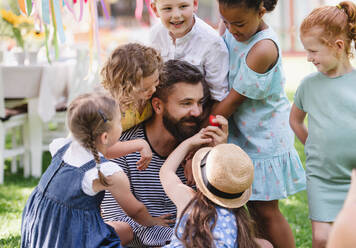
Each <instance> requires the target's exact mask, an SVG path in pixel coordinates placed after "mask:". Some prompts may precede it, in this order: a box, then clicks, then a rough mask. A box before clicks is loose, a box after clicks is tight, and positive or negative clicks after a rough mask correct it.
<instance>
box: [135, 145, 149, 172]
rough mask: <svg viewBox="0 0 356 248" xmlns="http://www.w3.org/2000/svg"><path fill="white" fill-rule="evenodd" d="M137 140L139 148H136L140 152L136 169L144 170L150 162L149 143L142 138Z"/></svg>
mask: <svg viewBox="0 0 356 248" xmlns="http://www.w3.org/2000/svg"><path fill="white" fill-rule="evenodd" d="M137 142H140V149H139V150H138V151H139V152H140V154H141V158H140V160H139V161H137V163H136V164H137V169H138V170H145V169H147V167H148V165H149V164H150V162H151V159H152V151H151V148H150V145H149V144H148V143H147V141H145V140H143V139H139V140H137Z"/></svg>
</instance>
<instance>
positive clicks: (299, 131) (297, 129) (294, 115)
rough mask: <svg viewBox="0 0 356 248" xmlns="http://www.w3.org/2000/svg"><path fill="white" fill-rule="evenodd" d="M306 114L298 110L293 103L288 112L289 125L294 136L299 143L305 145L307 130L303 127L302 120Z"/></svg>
mask: <svg viewBox="0 0 356 248" xmlns="http://www.w3.org/2000/svg"><path fill="white" fill-rule="evenodd" d="M306 114H307V113H305V112H304V111H302V110H300V109H299V108H298V107H297V106H296V105H295V104H294V103H293V105H292V109H291V111H290V116H289V125H290V127H291V128H292V129H293V131H294V133H295V135H296V136H297V137H298V139H299V140H300V142H302V143H303V145H305V141H306V140H307V138H308V129H307V127H306V126H305V125H304V119H305V116H306Z"/></svg>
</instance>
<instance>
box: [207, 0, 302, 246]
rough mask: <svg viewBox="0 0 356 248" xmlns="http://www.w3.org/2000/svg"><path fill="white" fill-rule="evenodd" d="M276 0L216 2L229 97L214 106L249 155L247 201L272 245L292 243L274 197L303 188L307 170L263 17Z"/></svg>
mask: <svg viewBox="0 0 356 248" xmlns="http://www.w3.org/2000/svg"><path fill="white" fill-rule="evenodd" d="M276 4H277V1H276V0H265V1H262V0H259V1H247V0H235V1H232V0H219V10H220V14H221V17H222V19H223V21H224V23H225V26H226V29H227V30H226V31H225V34H224V40H225V42H226V44H227V47H228V50H229V55H230V71H229V87H230V92H229V95H228V96H227V97H226V98H225V99H224V100H223V101H222V102H220V103H219V104H218V105H217V106H216V108H214V109H213V113H214V114H220V115H223V116H225V117H226V118H230V119H229V141H228V142H229V143H234V144H237V145H239V146H240V147H241V148H242V149H243V150H244V151H245V152H246V153H247V154H248V155H249V156H250V157H251V159H252V161H253V164H254V167H255V178H254V181H253V185H252V196H251V198H250V201H249V203H248V204H247V206H248V208H249V211H250V213H251V214H252V216H253V217H254V219H255V221H256V222H257V225H258V227H259V229H260V233H259V235H260V236H262V237H264V238H265V239H267V240H269V241H270V242H271V243H272V244H273V245H274V246H275V247H287V248H291V247H295V243H294V238H293V234H292V230H291V228H290V226H289V225H288V222H287V221H286V219H285V218H284V216H283V215H282V214H281V212H280V210H279V206H278V200H279V199H282V198H286V197H288V196H289V195H291V194H295V193H297V192H299V191H301V190H304V189H305V188H306V184H305V172H304V169H303V166H302V163H301V161H300V159H299V156H298V154H297V152H296V150H295V148H294V134H293V131H292V130H291V128H290V126H289V123H288V118H289V111H290V105H289V101H288V99H287V97H286V94H285V91H284V84H285V78H284V73H283V69H282V61H281V57H282V52H281V49H280V46H279V42H278V39H277V35H276V34H275V33H274V31H273V30H272V29H271V28H270V27H269V26H268V25H267V24H266V23H265V22H264V20H263V19H262V17H263V16H264V14H265V13H266V12H268V11H272V10H273V9H274V7H275V5H276Z"/></svg>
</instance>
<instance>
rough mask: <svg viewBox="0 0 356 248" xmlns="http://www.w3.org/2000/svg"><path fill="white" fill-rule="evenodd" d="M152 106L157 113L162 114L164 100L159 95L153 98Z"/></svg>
mask: <svg viewBox="0 0 356 248" xmlns="http://www.w3.org/2000/svg"><path fill="white" fill-rule="evenodd" d="M152 108H153V110H154V111H155V113H156V114H161V113H162V112H163V102H162V100H161V99H159V98H158V97H153V98H152Z"/></svg>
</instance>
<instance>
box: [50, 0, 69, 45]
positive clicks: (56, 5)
mask: <svg viewBox="0 0 356 248" xmlns="http://www.w3.org/2000/svg"><path fill="white" fill-rule="evenodd" d="M52 1H53V0H52ZM53 3H54V13H55V18H56V24H57V25H56V26H57V30H58V35H59V40H60V41H61V43H62V44H63V43H64V42H65V40H66V39H65V35H64V30H63V23H62V15H61V11H60V8H59V2H58V1H57V0H54V2H53Z"/></svg>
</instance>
